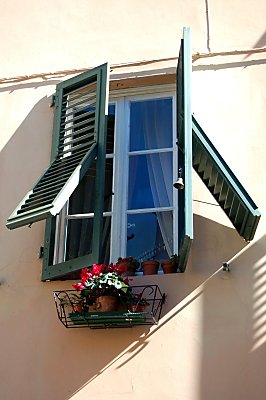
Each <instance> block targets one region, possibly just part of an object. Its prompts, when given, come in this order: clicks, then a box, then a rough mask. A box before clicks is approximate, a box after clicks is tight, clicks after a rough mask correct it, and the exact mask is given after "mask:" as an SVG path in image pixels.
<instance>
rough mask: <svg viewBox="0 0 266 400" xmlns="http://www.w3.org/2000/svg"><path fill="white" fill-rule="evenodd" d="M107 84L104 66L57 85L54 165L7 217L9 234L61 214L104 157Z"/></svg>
mask: <svg viewBox="0 0 266 400" xmlns="http://www.w3.org/2000/svg"><path fill="white" fill-rule="evenodd" d="M106 81H107V64H104V65H102V66H99V67H97V68H95V69H93V70H90V71H88V72H85V73H83V74H80V75H78V76H76V77H74V78H71V79H69V80H66V81H64V82H62V83H60V84H58V85H57V89H56V108H55V114H54V130H53V146H52V155H51V160H52V161H51V165H50V166H49V168H48V169H47V170H46V171H45V173H44V174H43V175H42V177H41V178H40V179H39V181H38V182H37V184H36V185H35V186H34V188H33V190H31V191H30V192H29V193H28V194H27V195H26V197H25V198H24V199H23V200H22V202H21V203H20V204H19V205H18V207H17V208H16V209H15V211H14V212H13V213H12V215H11V216H10V217H9V218H8V221H7V227H8V228H9V229H13V228H17V227H20V226H23V225H27V224H32V223H33V222H36V221H39V220H42V219H45V218H48V217H53V216H55V215H57V214H58V213H59V212H60V210H61V209H62V207H63V206H64V204H65V203H66V201H67V200H68V198H69V196H70V195H71V194H72V193H73V191H74V190H75V188H76V187H77V185H78V184H79V182H80V180H81V179H82V177H83V176H84V174H85V172H86V170H87V169H88V168H89V166H90V164H91V163H92V161H93V160H94V159H95V157H96V156H97V157H98V156H99V151H101V153H102V152H105V132H104V124H105V117H104V113H105V107H106V96H105V94H106ZM77 109H79V110H83V114H82V121H80V118H81V117H80V116H77V113H76V110H77ZM84 116H86V121H84Z"/></svg>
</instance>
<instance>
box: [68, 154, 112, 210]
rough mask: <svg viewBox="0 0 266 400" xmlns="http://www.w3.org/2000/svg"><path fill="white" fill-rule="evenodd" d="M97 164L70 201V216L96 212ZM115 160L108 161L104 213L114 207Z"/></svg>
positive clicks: (86, 175) (89, 171)
mask: <svg viewBox="0 0 266 400" xmlns="http://www.w3.org/2000/svg"><path fill="white" fill-rule="evenodd" d="M95 177H96V162H95V161H94V162H93V164H92V166H91V167H90V168H89V170H88V171H87V172H86V174H85V175H84V177H83V178H82V180H81V182H80V184H79V185H78V187H77V188H76V190H75V191H74V193H73V194H72V196H71V197H70V200H69V214H70V215H71V214H86V213H92V212H93V211H94V198H95V196H94V193H95ZM112 182H113V159H112V158H108V159H107V160H106V167H105V191H104V211H111V207H112Z"/></svg>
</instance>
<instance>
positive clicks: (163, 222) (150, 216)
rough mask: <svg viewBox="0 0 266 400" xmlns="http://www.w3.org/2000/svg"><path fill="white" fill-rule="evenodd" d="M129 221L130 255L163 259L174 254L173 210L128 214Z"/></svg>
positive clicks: (138, 257) (128, 240) (128, 245)
mask: <svg viewBox="0 0 266 400" xmlns="http://www.w3.org/2000/svg"><path fill="white" fill-rule="evenodd" d="M127 222H128V223H127V255H128V256H132V257H135V258H137V259H138V260H139V261H143V260H144V259H147V258H155V259H156V260H158V261H161V260H164V259H167V258H168V257H169V256H171V255H172V254H173V214H172V212H171V211H167V212H157V213H147V214H134V215H128V219H127Z"/></svg>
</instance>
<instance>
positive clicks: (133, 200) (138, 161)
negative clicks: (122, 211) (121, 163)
mask: <svg viewBox="0 0 266 400" xmlns="http://www.w3.org/2000/svg"><path fill="white" fill-rule="evenodd" d="M172 158H173V156H172V153H170V152H169V153H168V152H166V153H158V154H150V155H139V156H130V159H129V183H128V209H129V210H134V209H143V208H150V207H169V206H172V204H173V167H172Z"/></svg>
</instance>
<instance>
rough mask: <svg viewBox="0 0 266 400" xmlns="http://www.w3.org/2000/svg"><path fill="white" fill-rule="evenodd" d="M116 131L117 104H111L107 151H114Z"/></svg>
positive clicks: (109, 108)
mask: <svg viewBox="0 0 266 400" xmlns="http://www.w3.org/2000/svg"><path fill="white" fill-rule="evenodd" d="M114 132H115V105H114V104H111V105H110V106H109V107H108V120H107V140H106V153H107V154H110V153H111V154H112V153H113V152H114Z"/></svg>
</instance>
